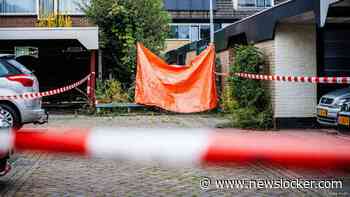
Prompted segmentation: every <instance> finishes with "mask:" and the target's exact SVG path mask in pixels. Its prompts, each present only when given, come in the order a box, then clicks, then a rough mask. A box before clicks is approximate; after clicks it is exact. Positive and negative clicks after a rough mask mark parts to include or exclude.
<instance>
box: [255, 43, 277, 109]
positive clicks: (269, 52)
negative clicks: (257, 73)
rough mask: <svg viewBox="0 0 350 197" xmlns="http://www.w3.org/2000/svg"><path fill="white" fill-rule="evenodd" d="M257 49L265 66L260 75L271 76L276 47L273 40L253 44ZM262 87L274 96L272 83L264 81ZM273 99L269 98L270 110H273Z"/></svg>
mask: <svg viewBox="0 0 350 197" xmlns="http://www.w3.org/2000/svg"><path fill="white" fill-rule="evenodd" d="M255 46H256V47H257V48H259V49H260V50H261V51H262V52H263V53H264V56H265V65H264V67H263V70H262V73H264V74H271V73H272V69H273V68H274V67H275V61H276V60H275V58H276V51H275V50H276V47H275V41H274V40H268V41H265V42H260V43H257V44H255ZM263 83H264V86H265V87H266V88H267V89H268V90H269V94H270V95H274V92H275V89H274V86H273V82H270V81H264V82H263ZM274 99H275V97H271V104H272V108H273V109H275V106H274V104H275V100H274Z"/></svg>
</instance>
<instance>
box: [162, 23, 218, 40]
mask: <svg viewBox="0 0 350 197" xmlns="http://www.w3.org/2000/svg"><path fill="white" fill-rule="evenodd" d="M221 27H222V25H221V24H219V23H218V24H215V26H214V28H215V31H216V30H219V29H221ZM209 37H210V25H209V24H171V25H170V34H169V37H168V38H169V39H179V40H182V39H185V40H190V41H192V42H194V41H198V40H201V39H209Z"/></svg>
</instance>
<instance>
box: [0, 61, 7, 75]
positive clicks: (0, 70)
mask: <svg viewBox="0 0 350 197" xmlns="http://www.w3.org/2000/svg"><path fill="white" fill-rule="evenodd" d="M8 73H9V72H8V70H7V69H6V66H5V65H4V64H3V63H2V62H1V61H0V77H4V76H7V75H8Z"/></svg>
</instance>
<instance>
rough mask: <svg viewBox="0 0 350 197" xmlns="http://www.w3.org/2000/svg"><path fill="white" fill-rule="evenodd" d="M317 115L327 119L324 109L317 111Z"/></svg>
mask: <svg viewBox="0 0 350 197" xmlns="http://www.w3.org/2000/svg"><path fill="white" fill-rule="evenodd" d="M318 115H319V116H323V117H327V116H328V111H327V110H325V109H320V110H318Z"/></svg>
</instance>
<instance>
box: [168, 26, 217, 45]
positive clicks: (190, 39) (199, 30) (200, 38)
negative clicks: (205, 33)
mask: <svg viewBox="0 0 350 197" xmlns="http://www.w3.org/2000/svg"><path fill="white" fill-rule="evenodd" d="M169 26H189V29H190V32H189V35H190V37H189V39H184V38H167V40H169V41H172V40H173V41H176V40H178V41H179V40H186V41H191V42H195V41H199V40H202V39H204V38H202V36H201V27H202V26H209V27H210V23H170V24H169ZM220 26H221V28H220V29H222V28H223V24H221V23H220ZM193 27H197V28H198V36H197V37H198V38H199V39H198V40H193V35H192V28H193ZM220 29H219V30H220ZM216 31H218V30H216Z"/></svg>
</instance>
